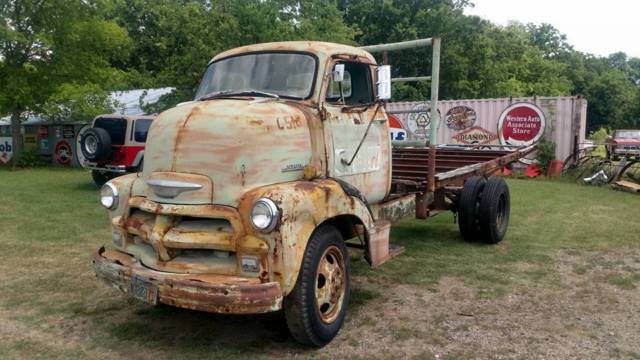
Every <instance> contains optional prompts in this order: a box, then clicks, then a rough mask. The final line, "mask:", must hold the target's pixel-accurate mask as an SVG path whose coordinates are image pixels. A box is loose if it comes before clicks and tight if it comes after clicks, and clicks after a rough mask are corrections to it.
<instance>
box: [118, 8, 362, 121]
mask: <svg viewBox="0 0 640 360" xmlns="http://www.w3.org/2000/svg"><path fill="white" fill-rule="evenodd" d="M113 16H114V17H115V18H117V21H118V22H119V23H120V25H122V26H123V27H125V28H126V29H127V31H128V32H129V34H130V36H131V38H132V40H133V44H134V45H133V47H134V51H133V52H132V53H131V56H129V58H128V59H127V60H126V61H124V62H122V63H120V64H117V66H119V67H120V68H121V69H122V70H123V71H127V72H129V73H130V74H132V76H131V77H130V79H131V84H132V86H139V87H150V86H154V87H165V86H170V87H175V88H176V92H175V93H173V94H170V95H167V96H165V97H163V100H162V102H161V104H160V105H161V106H160V107H158V106H157V107H154V110H162V108H166V107H168V106H172V105H175V104H176V103H177V102H181V101H185V100H190V99H191V98H192V97H193V94H194V93H195V89H196V87H197V86H198V82H199V80H200V76H201V74H202V71H203V70H204V68H205V66H206V65H207V62H208V61H209V60H211V58H212V57H213V56H215V55H216V54H218V53H220V52H221V51H224V50H227V49H231V48H234V47H238V46H242V45H248V44H254V43H260V42H269V41H284V40H325V41H334V42H341V43H351V42H353V37H354V34H355V33H356V29H355V28H353V27H350V26H347V25H345V24H344V23H343V22H342V15H341V13H340V11H339V10H338V8H337V6H336V4H335V2H334V1H328V0H317V1H291V0H288V1H286V0H243V1H237V0H218V1H214V2H211V1H208V0H182V1H175V0H157V1H153V2H148V1H144V0H121V1H119V2H118V3H117V6H116V8H115V11H114V13H113Z"/></svg>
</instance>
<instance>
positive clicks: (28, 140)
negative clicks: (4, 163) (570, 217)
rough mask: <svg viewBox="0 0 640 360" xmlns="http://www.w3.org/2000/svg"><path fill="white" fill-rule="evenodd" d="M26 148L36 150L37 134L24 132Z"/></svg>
mask: <svg viewBox="0 0 640 360" xmlns="http://www.w3.org/2000/svg"><path fill="white" fill-rule="evenodd" d="M24 149H25V150H29V151H35V150H37V149H38V135H37V134H24Z"/></svg>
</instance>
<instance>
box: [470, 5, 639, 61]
mask: <svg viewBox="0 0 640 360" xmlns="http://www.w3.org/2000/svg"><path fill="white" fill-rule="evenodd" d="M471 2H472V3H473V4H475V7H474V8H467V9H466V10H465V14H468V15H477V16H480V17H482V18H485V19H487V20H490V21H491V22H493V23H496V24H499V25H507V23H508V22H509V21H511V20H516V21H519V22H522V23H529V22H532V23H536V24H540V23H549V24H551V25H553V26H554V27H555V28H556V29H558V30H560V32H561V33H563V34H565V35H567V40H568V41H569V43H570V44H571V45H573V47H574V48H575V49H576V50H578V51H582V52H586V53H591V54H594V55H600V56H607V55H609V54H611V53H615V52H618V51H623V52H625V53H627V55H629V56H633V57H638V58H640V0H606V1H602V0H600V1H594V0H582V1H578V0H555V1H554V0H471Z"/></svg>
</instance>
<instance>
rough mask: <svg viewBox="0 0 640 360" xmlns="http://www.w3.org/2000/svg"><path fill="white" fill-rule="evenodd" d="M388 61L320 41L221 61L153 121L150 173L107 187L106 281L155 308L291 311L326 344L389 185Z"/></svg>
mask: <svg viewBox="0 0 640 360" xmlns="http://www.w3.org/2000/svg"><path fill="white" fill-rule="evenodd" d="M377 69H378V66H377V65H376V62H375V59H374V58H373V57H372V56H371V55H370V54H369V53H367V52H365V51H363V50H361V49H358V48H355V47H351V46H346V45H339V44H329V43H322V42H307V41H304V42H283V43H269V44H260V45H251V46H245V47H241V48H238V49H234V50H230V51H227V52H224V53H221V54H219V55H217V56H216V57H215V58H213V60H212V61H211V62H210V63H209V65H208V66H207V69H206V70H205V72H204V75H203V78H202V81H201V84H200V87H199V89H198V91H197V94H196V96H195V99H194V101H191V102H188V103H184V104H181V105H180V106H177V107H175V108H173V109H170V110H167V111H165V112H163V113H162V114H160V115H159V116H158V117H157V118H156V119H155V121H153V123H152V124H151V127H150V129H149V134H148V138H147V142H146V150H145V157H144V169H142V171H140V172H138V173H136V174H129V175H125V176H121V177H118V178H115V179H113V180H111V181H109V182H107V183H106V184H105V185H104V187H103V189H102V190H101V201H102V204H103V205H104V206H105V207H106V208H107V209H108V210H109V215H110V219H111V225H112V227H113V244H112V247H111V248H110V249H108V250H106V249H104V248H101V249H98V250H97V251H96V253H95V254H94V267H95V271H96V273H97V275H98V276H99V277H100V278H102V279H104V280H106V281H107V282H109V283H110V284H112V285H114V286H115V287H117V288H119V289H121V290H123V291H125V292H127V293H129V294H130V295H133V296H135V297H138V298H140V299H143V300H145V301H147V302H150V303H158V302H160V303H165V304H170V305H175V306H179V307H184V308H190V309H196V310H203V311H212V312H221V313H236V314H246V313H264V312H270V311H277V310H281V309H284V310H285V314H286V317H287V323H288V325H289V328H290V329H291V332H292V334H293V336H294V337H295V338H296V339H298V340H300V341H301V342H304V343H308V344H312V345H317V346H320V345H324V344H326V343H327V342H329V341H330V340H331V339H332V338H333V337H334V336H335V334H336V333H337V331H338V329H339V328H340V326H341V324H342V321H343V319H344V315H345V311H346V304H347V303H348V298H349V291H348V290H349V275H348V269H349V265H348V263H349V258H348V254H347V252H346V247H345V243H344V240H345V239H348V238H353V237H354V236H356V235H359V236H361V237H362V238H363V239H364V238H365V237H368V233H369V232H371V231H373V230H374V229H375V228H376V224H375V219H374V218H373V215H372V212H371V208H370V207H371V205H372V204H375V203H379V202H381V201H382V200H383V199H384V198H385V197H386V196H387V194H388V193H389V189H390V187H391V163H390V159H391V143H390V139H389V135H388V134H389V129H388V124H387V121H386V120H387V117H386V114H385V110H384V107H383V106H382V103H381V101H379V99H378V98H377V94H376V91H377V89H376V81H377V76H378V74H377V71H378V70H377ZM387 233H388V231H387ZM303 314H304V315H303ZM309 316H310V317H309Z"/></svg>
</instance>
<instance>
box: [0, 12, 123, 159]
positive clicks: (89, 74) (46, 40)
mask: <svg viewBox="0 0 640 360" xmlns="http://www.w3.org/2000/svg"><path fill="white" fill-rule="evenodd" d="M106 5H107V3H104V2H102V1H100V0H85V1H67V0H3V1H2V2H0V59H2V62H1V63H0V113H4V114H10V115H11V127H12V136H13V148H14V156H13V164H14V167H15V165H16V164H18V163H19V160H20V154H21V141H20V136H21V135H20V129H19V126H20V122H21V120H22V118H23V115H24V114H25V113H26V112H27V111H32V112H33V111H37V110H38V109H39V108H40V107H41V106H42V105H43V104H44V103H46V101H47V100H48V99H49V98H50V97H51V96H52V95H53V94H56V93H58V92H59V91H61V90H64V91H69V87H70V86H83V85H84V84H89V83H93V84H100V85H101V86H109V84H113V83H115V82H117V81H119V80H120V79H122V74H121V73H119V72H117V71H114V69H113V68H112V67H111V66H110V61H111V60H115V59H117V58H118V57H120V56H122V55H123V54H125V53H126V50H127V45H128V37H127V34H126V32H125V31H124V30H123V29H122V28H120V27H119V26H118V25H117V24H116V23H115V22H113V21H108V20H105V19H104V18H103V17H102V16H101V13H100V11H101V9H103V8H104V7H105V6H106Z"/></svg>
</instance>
